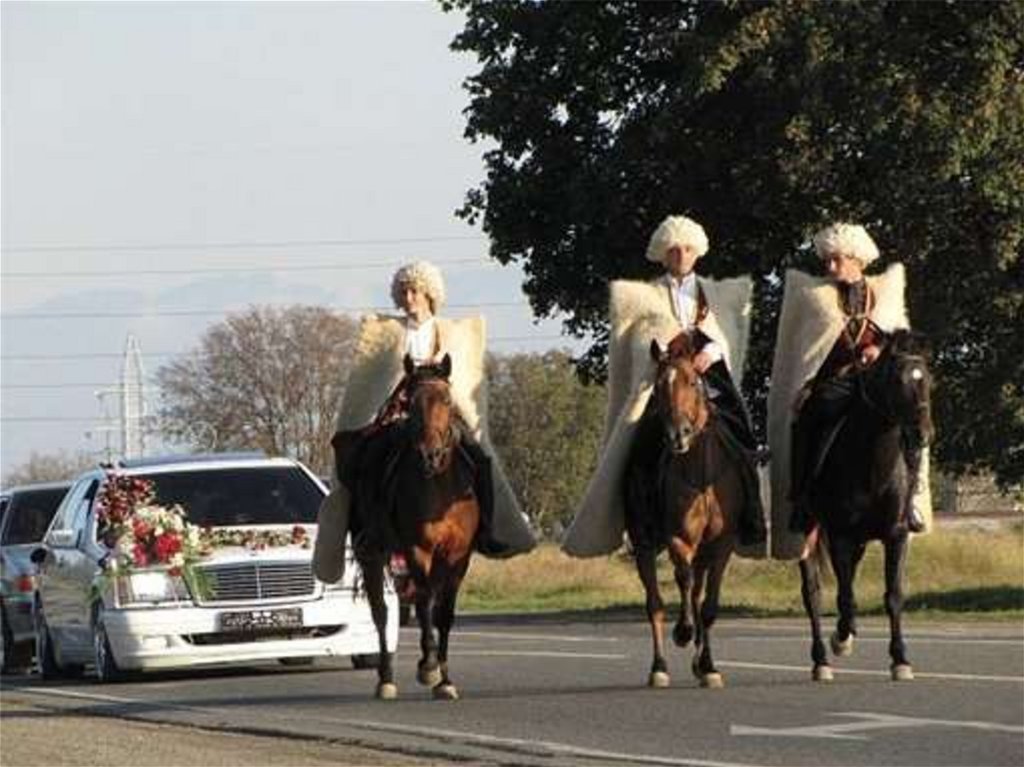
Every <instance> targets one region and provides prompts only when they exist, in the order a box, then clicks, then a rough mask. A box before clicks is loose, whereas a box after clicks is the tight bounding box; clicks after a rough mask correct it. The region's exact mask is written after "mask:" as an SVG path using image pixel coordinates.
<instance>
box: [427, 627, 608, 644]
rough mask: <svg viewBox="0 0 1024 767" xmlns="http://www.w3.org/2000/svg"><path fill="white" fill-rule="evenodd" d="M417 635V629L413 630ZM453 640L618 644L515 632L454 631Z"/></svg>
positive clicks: (596, 638) (599, 638)
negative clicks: (517, 640)
mask: <svg viewBox="0 0 1024 767" xmlns="http://www.w3.org/2000/svg"><path fill="white" fill-rule="evenodd" d="M413 630H414V631H415V632H416V633H417V634H419V629H413ZM452 636H453V637H454V638H459V637H474V638H481V639H522V640H524V641H525V640H535V639H536V640H541V641H545V642H618V641H620V640H619V638H618V637H593V636H591V637H585V636H565V635H559V634H518V633H515V632H511V631H509V632H498V631H459V630H458V629H455V631H454V632H453V633H452Z"/></svg>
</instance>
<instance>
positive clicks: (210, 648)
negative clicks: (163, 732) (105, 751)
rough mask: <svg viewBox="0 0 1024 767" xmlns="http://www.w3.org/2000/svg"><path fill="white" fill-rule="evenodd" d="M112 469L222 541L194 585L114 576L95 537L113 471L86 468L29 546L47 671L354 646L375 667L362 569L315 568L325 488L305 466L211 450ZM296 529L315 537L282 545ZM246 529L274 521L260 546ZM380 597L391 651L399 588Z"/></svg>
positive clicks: (309, 657)
mask: <svg viewBox="0 0 1024 767" xmlns="http://www.w3.org/2000/svg"><path fill="white" fill-rule="evenodd" d="M114 470H115V471H116V472H117V473H118V474H121V475H126V476H129V477H141V478H143V479H145V480H148V481H149V482H151V483H152V485H153V488H154V490H155V494H156V501H157V503H159V504H160V505H162V506H171V505H174V504H180V505H181V506H182V507H183V508H184V509H185V511H186V513H187V520H188V521H189V522H191V523H193V524H196V525H199V526H202V527H208V528H210V530H211V531H212V532H214V533H218V534H220V535H221V537H222V540H226V541H227V543H226V545H218V546H217V547H216V548H213V549H212V552H211V553H210V554H209V555H208V556H205V557H203V558H202V559H201V560H199V562H198V564H197V565H196V567H195V571H196V573H197V575H198V578H197V580H198V582H199V583H200V584H201V588H200V589H196V590H197V591H199V592H200V593H196V594H193V593H191V591H192V590H191V589H190V588H189V586H188V584H187V583H186V580H185V579H184V578H182V577H180V576H178V575H172V574H171V573H170V572H169V571H168V568H167V567H165V566H157V567H145V568H133V569H132V570H131V572H130V575H127V576H125V575H122V576H119V577H116V578H112V577H111V575H110V573H109V571H107V570H105V569H104V567H103V565H104V563H105V562H107V561H108V560H109V558H110V557H111V554H112V552H111V549H110V548H108V546H106V545H105V544H104V543H103V542H102V539H101V538H100V537H98V536H97V527H98V526H97V516H98V508H97V506H98V504H97V503H96V500H97V497H98V494H99V491H100V489H101V487H102V485H103V483H104V482H105V480H106V477H107V474H106V472H105V471H104V470H103V469H99V468H97V469H95V470H93V471H89V472H86V473H85V474H82V475H81V476H79V477H78V478H77V479H76V480H75V482H74V483H73V485H72V487H71V489H70V490H69V491H68V494H67V496H66V497H65V498H64V501H63V502H62V503H61V506H60V508H59V509H58V510H57V513H56V515H55V517H54V520H53V522H52V524H51V525H50V528H49V530H48V531H47V533H46V536H45V537H44V538H43V543H42V546H41V547H40V548H39V549H37V550H36V551H35V552H34V553H33V561H35V562H36V563H37V565H38V566H39V577H38V586H37V591H36V598H35V603H34V614H35V624H36V637H37V639H36V641H37V645H36V659H37V664H38V668H39V671H40V673H41V674H42V676H43V677H44V678H53V677H57V676H61V675H76V674H79V673H81V672H82V670H83V668H84V666H86V665H92V666H93V667H94V668H95V671H96V675H97V677H98V678H99V679H100V680H101V681H110V680H114V679H117V678H119V677H120V676H122V675H123V672H124V671H129V670H150V669H169V668H182V667H193V666H205V665H210V664H222V663H250V662H255V661H269V660H277V661H280V662H282V663H285V664H303V663H311V662H313V660H314V659H315V658H317V657H334V656H352V663H353V665H355V666H356V667H357V668H361V667H367V666H371V665H374V660H375V659H376V657H377V652H378V647H379V645H378V640H377V632H376V629H375V628H374V625H373V620H372V618H371V615H370V606H369V601H368V600H367V597H366V594H365V592H363V591H362V590H360V589H357V584H359V583H360V582H361V580H362V579H361V576H360V575H359V572H358V567H357V566H356V565H355V563H354V562H351V561H350V562H349V565H348V567H347V568H346V573H345V577H344V578H343V579H342V580H341V581H339V582H338V583H336V584H330V585H328V584H324V583H321V582H320V581H318V580H317V579H316V578H315V577H314V575H313V571H312V565H311V560H312V552H313V549H312V545H311V544H312V542H313V536H315V535H316V515H317V510H318V508H319V506H320V502H321V500H322V499H323V497H324V495H325V494H326V490H325V489H324V486H323V484H322V483H321V482H320V480H319V479H317V478H316V476H314V475H313V474H312V473H311V472H310V471H309V470H308V469H307V468H306V467H305V466H303V465H302V464H300V463H298V462H296V461H293V460H290V459H286V458H265V457H262V456H252V455H246V456H238V455H235V456H231V455H211V456H184V457H181V458H175V459H167V458H164V459H160V460H156V459H140V460H136V461H125V462H122V463H120V464H118V465H116V466H115V467H114ZM296 526H301V527H302V528H304V529H305V530H306V531H307V532H308V534H309V539H308V541H305V542H300V543H289V542H287V540H288V533H290V532H292V531H294V530H295V528H296ZM246 532H248V533H249V534H250V537H251V538H252V539H254V540H255V541H261V540H262V541H264V542H265V541H266V540H268V538H267V536H268V535H272V534H274V533H275V532H276V533H277V534H278V539H277V540H275V541H274V542H273V545H269V546H266V547H261V546H260V545H259V544H257V546H256V547H253V546H252V543H253V541H252V540H250V541H249V544H250V545H248V546H247V545H240V543H239V540H238V539H239V538H240V537H242V536H243V535H244V534H245V533H246ZM299 532H301V530H300V531H299ZM101 534H102V531H101ZM261 536H262V537H261ZM282 537H283V539H284V540H285V542H284V543H282V542H281V539H282ZM386 600H387V606H388V627H387V646H388V650H389V651H390V652H394V649H395V647H396V646H397V643H398V599H397V597H396V595H395V593H394V591H393V590H392V589H390V588H389V589H388V591H387V593H386Z"/></svg>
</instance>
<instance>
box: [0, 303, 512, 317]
mask: <svg viewBox="0 0 1024 767" xmlns="http://www.w3.org/2000/svg"><path fill="white" fill-rule="evenodd" d="M529 305H530V304H529V302H528V301H481V302H476V303H468V304H446V305H445V306H446V308H448V309H504V308H508V307H515V306H529ZM261 306H265V305H261ZM247 308H249V307H248V306H245V307H239V308H236V309H230V308H227V309H163V310H159V311H152V312H147V311H137V312H14V313H11V314H0V319H5V320H56V319H117V318H133V317H204V316H211V315H220V314H227V313H228V312H233V311H244V310H245V309H247ZM329 308H330V309H331V310H332V311H336V312H388V311H392V307H390V306H331V307H329Z"/></svg>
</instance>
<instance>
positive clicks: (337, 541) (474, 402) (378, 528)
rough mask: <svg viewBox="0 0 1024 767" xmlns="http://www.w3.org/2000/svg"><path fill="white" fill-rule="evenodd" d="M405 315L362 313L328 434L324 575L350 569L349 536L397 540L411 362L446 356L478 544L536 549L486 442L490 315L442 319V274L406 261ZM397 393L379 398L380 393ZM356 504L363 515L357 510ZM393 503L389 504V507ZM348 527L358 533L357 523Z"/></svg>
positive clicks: (380, 542) (383, 547) (487, 550)
mask: <svg viewBox="0 0 1024 767" xmlns="http://www.w3.org/2000/svg"><path fill="white" fill-rule="evenodd" d="M391 295H392V298H393V300H394V302H395V305H396V306H397V307H398V308H399V309H401V310H402V315H401V316H378V315H368V316H366V317H364V318H363V320H362V323H361V326H360V330H359V339H358V341H357V343H356V348H355V352H354V355H353V360H352V364H351V366H350V368H349V370H348V371H347V379H346V384H345V392H344V395H343V398H342V401H341V403H340V407H339V411H338V417H337V421H336V425H335V434H334V437H333V438H332V439H331V444H332V446H333V447H334V455H335V473H334V476H333V477H332V482H331V485H332V487H331V492H330V494H329V495H328V496H327V498H326V499H325V501H324V503H323V504H322V505H321V508H320V513H319V515H318V517H317V523H318V532H317V538H316V542H315V548H314V552H313V570H314V573H315V574H316V576H317V577H318V578H319V579H320V580H322V581H324V582H326V583H334V582H336V581H338V580H339V579H340V578H341V577H342V575H343V573H344V570H345V556H344V551H345V545H346V543H345V542H346V536H347V535H348V533H349V532H351V533H352V536H353V538H354V539H361V540H357V543H362V544H365V545H368V546H369V547H370V548H374V549H376V550H378V551H381V552H387V551H393V550H394V548H395V545H396V542H397V541H396V538H395V533H394V530H395V524H394V523H395V520H394V519H392V518H391V516H390V509H391V508H392V507H393V504H390V503H388V502H387V501H389V500H391V499H390V494H391V493H390V485H389V482H388V477H389V471H390V469H391V468H392V467H393V466H394V465H395V461H394V459H395V457H396V454H399V453H400V452H401V449H402V447H403V446H404V445H407V444H408V442H407V440H405V439H403V437H405V436H407V431H408V429H407V428H406V427H407V426H408V421H409V419H408V418H407V415H408V412H409V405H410V396H411V395H412V390H413V388H414V387H413V384H414V382H415V379H416V378H417V372H416V371H414V372H413V375H412V376H409V375H408V373H406V372H404V361H405V359H406V358H408V359H409V360H410V361H411V362H412V363H413V364H424V365H430V364H431V363H432V362H436V361H437V360H440V359H442V358H443V357H444V356H445V355H446V354H448V355H449V358H450V362H451V397H452V399H453V404H454V405H455V407H456V408H457V410H458V415H459V419H458V428H457V429H455V430H454V432H453V433H455V434H456V436H457V439H458V454H459V455H460V456H461V458H460V460H464V461H465V462H466V464H467V465H469V466H470V468H471V471H472V474H473V488H472V489H473V492H474V495H475V496H476V500H477V503H478V505H479V507H480V517H481V522H480V528H479V531H478V533H477V537H476V543H475V545H476V548H477V550H478V551H480V552H481V553H484V554H488V555H492V556H511V555H514V554H519V553H522V552H524V551H529V550H530V549H531V548H532V547H533V546H534V545H535V542H534V538H533V534H532V532H531V531H530V529H529V527H528V525H527V524H526V523H525V522H524V521H523V518H522V514H521V512H520V511H519V503H518V501H517V500H516V498H515V494H514V493H513V491H512V488H511V486H510V485H509V482H508V478H507V477H506V476H505V474H504V472H503V471H502V468H501V466H500V464H499V463H497V462H495V461H494V460H493V459H492V457H491V456H489V455H488V452H491V453H493V450H492V449H491V448H488V450H487V451H485V450H484V447H483V446H486V445H488V444H489V443H488V441H487V439H488V437H487V425H486V421H485V419H484V410H483V398H484V397H485V392H486V381H485V380H484V356H483V355H484V335H485V330H484V327H485V326H484V320H483V318H482V317H465V318H460V319H445V318H441V317H438V316H437V312H438V310H439V309H440V308H441V307H442V305H443V304H444V298H445V290H444V281H443V279H442V277H441V272H440V271H439V270H438V269H437V267H435V266H433V265H432V264H429V263H427V262H422V261H421V262H418V263H414V264H408V265H406V266H403V267H402V268H401V269H399V270H398V272H397V273H396V274H395V276H394V279H393V280H392V285H391ZM386 392H390V395H389V396H388V397H387V399H386V400H385V401H384V404H383V405H382V404H381V398H382V395H383V394H384V393H386ZM356 506H358V507H359V508H358V509H356V513H352V510H353V508H354V507H356ZM385 509H388V511H385ZM350 528H351V530H350Z"/></svg>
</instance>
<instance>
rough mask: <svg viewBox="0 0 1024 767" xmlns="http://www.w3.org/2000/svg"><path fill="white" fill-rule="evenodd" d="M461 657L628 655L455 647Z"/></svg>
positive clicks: (598, 657)
mask: <svg viewBox="0 0 1024 767" xmlns="http://www.w3.org/2000/svg"><path fill="white" fill-rule="evenodd" d="M453 652H454V653H455V654H456V655H458V656H459V657H460V658H461V657H464V656H466V655H481V656H492V655H493V656H508V657H513V658H514V657H517V656H519V657H523V658H589V659H593V660H623V659H624V658H628V657H629V656H628V655H623V654H621V653H597V652H559V651H557V650H463V649H461V648H455V650H454V651H453Z"/></svg>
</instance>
